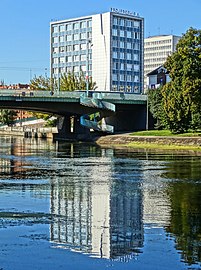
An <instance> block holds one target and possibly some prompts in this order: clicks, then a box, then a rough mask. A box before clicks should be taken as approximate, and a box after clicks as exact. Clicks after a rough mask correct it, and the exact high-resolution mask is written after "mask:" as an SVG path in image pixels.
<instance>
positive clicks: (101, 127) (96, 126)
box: [80, 116, 114, 133]
mask: <svg viewBox="0 0 201 270" xmlns="http://www.w3.org/2000/svg"><path fill="white" fill-rule="evenodd" d="M80 124H81V125H82V126H85V127H87V128H89V129H93V130H97V131H102V132H107V133H114V127H113V126H110V125H106V124H104V123H102V122H101V121H99V122H95V121H90V120H88V119H86V118H85V116H81V117H80Z"/></svg>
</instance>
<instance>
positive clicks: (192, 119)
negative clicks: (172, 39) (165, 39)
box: [161, 28, 201, 133]
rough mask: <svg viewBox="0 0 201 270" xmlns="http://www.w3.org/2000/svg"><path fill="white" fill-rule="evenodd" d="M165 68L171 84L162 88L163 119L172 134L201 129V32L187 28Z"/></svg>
mask: <svg viewBox="0 0 201 270" xmlns="http://www.w3.org/2000/svg"><path fill="white" fill-rule="evenodd" d="M164 66H165V68H166V69H167V70H168V72H169V75H170V78H171V81H170V82H169V83H167V84H166V85H165V86H164V87H163V88H162V91H161V92H162V98H163V105H164V117H165V118H166V123H167V127H168V128H169V129H170V130H171V131H173V132H177V133H179V132H185V131H186V130H188V129H189V128H192V129H200V128H201V30H197V29H194V28H190V29H189V30H188V31H187V32H186V34H184V35H183V36H182V38H181V39H180V40H179V42H178V44H177V47H176V51H175V52H174V53H173V54H172V55H170V56H169V57H168V58H167V61H166V63H165V65H164Z"/></svg>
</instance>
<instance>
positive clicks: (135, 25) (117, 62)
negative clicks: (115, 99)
mask: <svg viewBox="0 0 201 270" xmlns="http://www.w3.org/2000/svg"><path fill="white" fill-rule="evenodd" d="M142 41H143V25H142V20H139V19H137V18H133V19H131V18H126V17H121V16H119V15H117V16H115V15H113V19H112V42H111V44H112V90H113V91H124V92H134V93H139V92H141V89H142V85H141V82H142V72H141V69H142V50H143V47H142V44H143V42H142Z"/></svg>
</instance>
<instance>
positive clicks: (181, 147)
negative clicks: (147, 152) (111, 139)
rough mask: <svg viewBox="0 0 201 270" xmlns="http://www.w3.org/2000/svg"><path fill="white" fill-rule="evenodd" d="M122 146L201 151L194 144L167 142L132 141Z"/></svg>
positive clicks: (200, 148)
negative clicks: (169, 143)
mask: <svg viewBox="0 0 201 270" xmlns="http://www.w3.org/2000/svg"><path fill="white" fill-rule="evenodd" d="M122 146H125V147H130V148H145V149H158V150H186V151H195V152H201V147H199V146H192V145H167V144H156V143H138V142H130V143H128V144H125V145H123V144H122Z"/></svg>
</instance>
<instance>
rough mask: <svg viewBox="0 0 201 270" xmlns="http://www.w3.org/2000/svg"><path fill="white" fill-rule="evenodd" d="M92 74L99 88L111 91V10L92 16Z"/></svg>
mask: <svg viewBox="0 0 201 270" xmlns="http://www.w3.org/2000/svg"><path fill="white" fill-rule="evenodd" d="M92 42H93V47H92V59H93V63H92V74H93V81H95V82H96V84H97V86H98V90H101V91H102V90H107V91H110V58H111V56H110V12H108V13H104V14H97V15H94V16H93V17H92Z"/></svg>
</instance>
